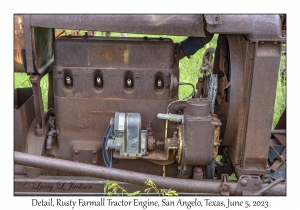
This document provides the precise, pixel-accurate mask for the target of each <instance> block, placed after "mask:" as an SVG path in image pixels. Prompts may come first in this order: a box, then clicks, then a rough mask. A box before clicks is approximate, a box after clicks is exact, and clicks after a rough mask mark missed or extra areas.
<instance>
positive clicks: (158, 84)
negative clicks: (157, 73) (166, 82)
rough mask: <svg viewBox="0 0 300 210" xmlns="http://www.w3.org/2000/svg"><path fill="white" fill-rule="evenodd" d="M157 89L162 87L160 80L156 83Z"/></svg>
mask: <svg viewBox="0 0 300 210" xmlns="http://www.w3.org/2000/svg"><path fill="white" fill-rule="evenodd" d="M157 87H158V88H161V87H162V82H161V80H160V79H159V80H158V81H157Z"/></svg>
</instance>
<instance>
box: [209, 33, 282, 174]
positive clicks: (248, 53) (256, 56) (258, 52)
mask: <svg viewBox="0 0 300 210" xmlns="http://www.w3.org/2000/svg"><path fill="white" fill-rule="evenodd" d="M227 37H228V43H229V52H230V69H229V68H228V65H229V64H228V63H227V62H225V65H227V67H225V69H226V68H227V69H228V70H229V73H228V75H229V82H230V89H229V92H228V93H227V97H226V101H227V102H228V103H229V110H228V118H227V122H226V129H225V133H224V137H223V141H222V145H227V146H229V154H230V158H231V160H232V162H233V164H234V165H237V166H236V170H237V173H238V175H240V174H245V173H246V174H247V173H254V174H264V173H267V171H268V170H267V169H266V165H267V153H268V142H269V139H270V128H271V124H270V123H271V122H272V116H273V109H274V100H275V89H276V81H277V73H278V67H279V60H280V59H279V56H280V43H277V42H265V43H263V44H260V42H259V44H258V45H255V43H252V42H251V41H246V40H245V39H244V38H243V37H242V36H238V35H227ZM224 38H225V37H224V36H222V35H220V38H219V39H224ZM221 52H222V51H221ZM225 52H226V51H225ZM221 55H222V54H221ZM221 55H220V53H218V49H217V52H216V59H217V62H218V61H219V65H218V66H216V65H214V68H215V69H214V71H216V70H218V69H222V68H221V67H222V66H223V65H224V63H223V64H222V62H220V61H221ZM224 57H225V58H226V55H225V56H224ZM218 71H219V72H220V73H221V74H222V73H223V72H222V71H220V70H218ZM224 110H225V111H222V110H218V115H220V114H221V119H223V117H222V115H226V109H224ZM254 131H255V132H254ZM245 134H246V135H245ZM254 142H255V143H254ZM241 163H242V166H239V164H241Z"/></svg>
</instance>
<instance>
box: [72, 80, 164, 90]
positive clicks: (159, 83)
mask: <svg viewBox="0 0 300 210" xmlns="http://www.w3.org/2000/svg"><path fill="white" fill-rule="evenodd" d="M66 82H67V85H72V80H71V78H70V77H66ZM126 84H127V87H132V81H131V79H130V78H128V79H127V81H126ZM96 85H97V86H102V80H101V78H100V77H97V78H96ZM156 85H157V87H158V88H161V87H162V81H161V80H160V79H158V81H157V84H156Z"/></svg>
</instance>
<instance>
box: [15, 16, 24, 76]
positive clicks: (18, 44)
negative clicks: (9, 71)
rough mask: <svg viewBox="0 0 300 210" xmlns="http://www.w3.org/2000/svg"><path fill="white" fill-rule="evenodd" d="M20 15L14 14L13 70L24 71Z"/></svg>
mask: <svg viewBox="0 0 300 210" xmlns="http://www.w3.org/2000/svg"><path fill="white" fill-rule="evenodd" d="M24 46H25V44H24V32H23V26H22V15H14V71H15V72H25V69H24V65H23V59H22V53H21V50H22V49H24Z"/></svg>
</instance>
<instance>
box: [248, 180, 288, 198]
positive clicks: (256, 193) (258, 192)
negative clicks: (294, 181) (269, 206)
mask: <svg viewBox="0 0 300 210" xmlns="http://www.w3.org/2000/svg"><path fill="white" fill-rule="evenodd" d="M282 181H283V178H280V179H277V180H275V181H274V182H272V183H270V184H269V185H268V186H266V187H264V188H262V189H261V190H259V191H257V192H255V193H253V195H254V196H255V195H261V194H263V192H265V191H266V190H268V189H270V188H272V187H274V186H275V185H277V184H278V183H279V182H282Z"/></svg>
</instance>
